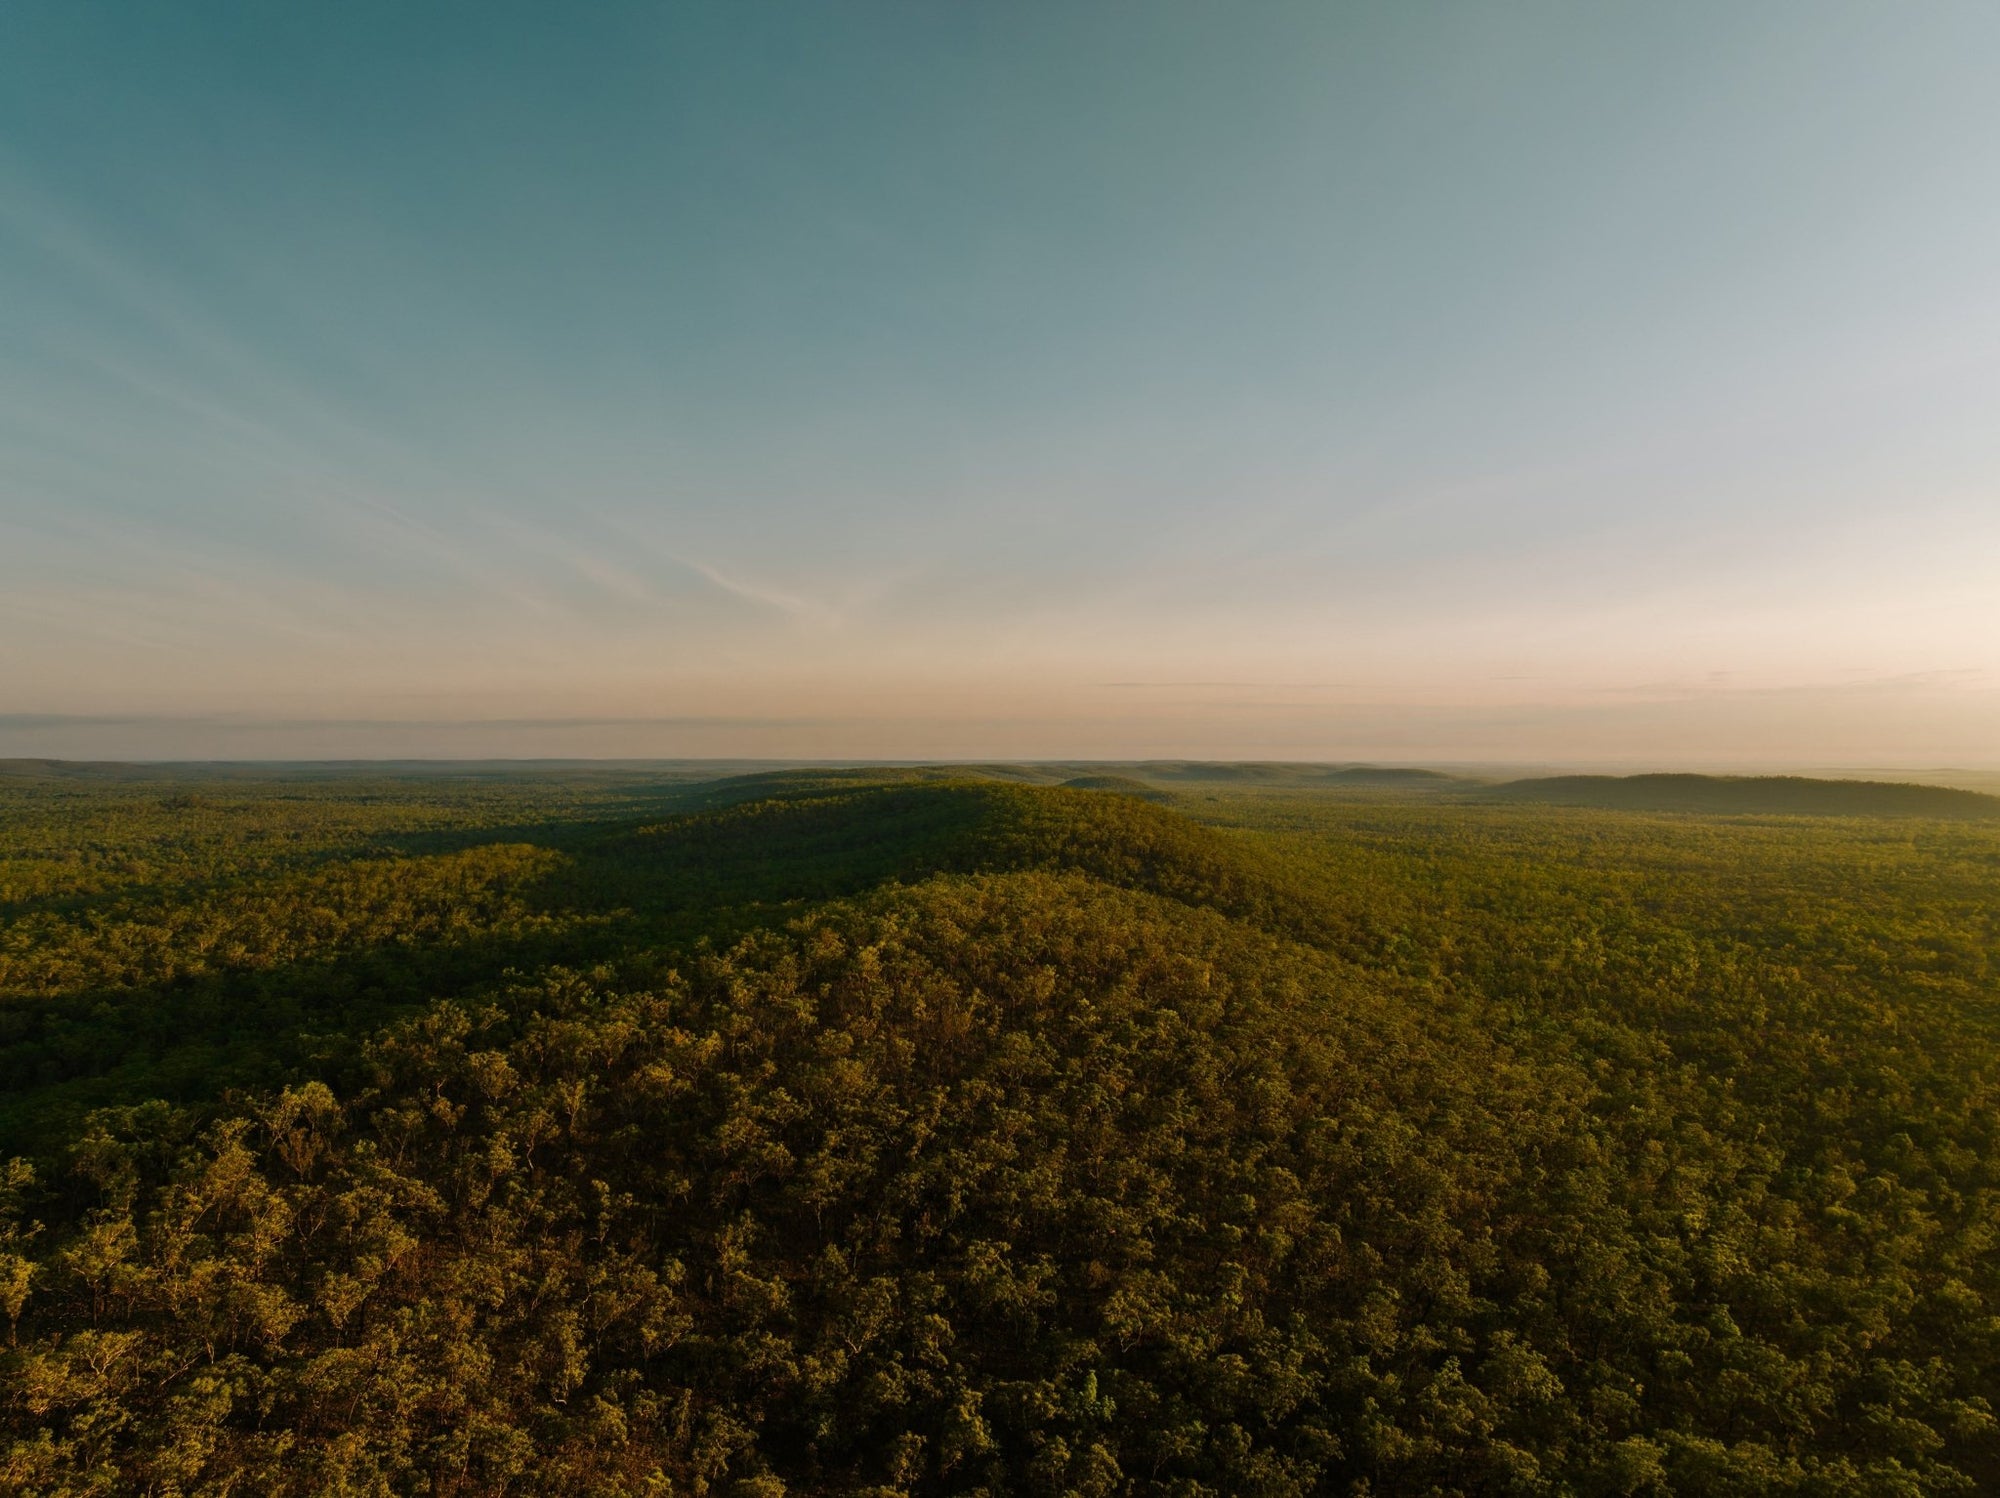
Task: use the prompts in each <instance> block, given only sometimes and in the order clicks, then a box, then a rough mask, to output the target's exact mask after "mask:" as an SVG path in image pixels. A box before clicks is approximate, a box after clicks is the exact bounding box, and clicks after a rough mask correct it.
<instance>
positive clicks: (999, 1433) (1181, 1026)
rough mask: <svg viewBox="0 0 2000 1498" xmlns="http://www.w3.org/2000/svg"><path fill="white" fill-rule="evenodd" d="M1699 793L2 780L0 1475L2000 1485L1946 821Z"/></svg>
mask: <svg viewBox="0 0 2000 1498" xmlns="http://www.w3.org/2000/svg"><path fill="white" fill-rule="evenodd" d="M1676 779H1678V777H1676ZM1065 782H1066V783H1065ZM1614 784H1615V783H1614ZM1724 784H1725V789H1723V790H1721V791H1716V792H1713V795H1714V796H1719V797H1721V798H1722V800H1721V802H1716V801H1713V800H1710V801H1703V800H1701V796H1702V795H1705V794H1710V793H1709V792H1704V791H1702V789H1701V788H1700V787H1695V788H1694V789H1693V790H1692V791H1690V790H1689V788H1688V787H1686V786H1679V787H1677V788H1676V787H1670V788H1669V789H1674V790H1675V791H1676V793H1677V794H1680V793H1686V794H1685V795H1683V799H1682V800H1680V801H1677V802H1673V803H1671V804H1669V805H1668V806H1667V807H1666V809H1664V810H1660V811H1640V810H1632V809H1629V807H1630V806H1631V805H1633V804H1653V803H1633V802H1630V801H1628V802H1626V803H1625V804H1624V805H1609V804H1585V805H1558V804H1549V803H1550V802H1551V801H1554V800H1571V801H1574V800H1589V799H1591V798H1592V797H1595V799H1596V800H1597V801H1598V802H1604V801H1605V800H1606V793H1604V792H1603V789H1602V787H1601V786H1600V787H1587V788H1586V790H1588V792H1589V795H1584V794H1583V793H1574V794H1571V793H1564V794H1562V795H1551V794H1549V793H1547V792H1546V791H1543V792H1529V791H1526V790H1522V789H1519V788H1500V789H1497V790H1496V789H1495V788H1492V787H1475V786H1471V785H1469V784H1467V783H1465V782H1461V781H1454V780H1451V779H1450V778H1448V777H1442V776H1435V775H1428V776H1426V775H1397V774H1391V773H1384V772H1379V771H1372V770H1366V769H1365V768H1357V769H1354V770H1349V771H1330V770H1321V769H1317V768H1311V767H1283V766H1278V767H1272V766H1262V767H1259V766H1241V767H1237V766H1209V767H1203V766H1145V765H1136V766H1118V767H1090V766H1068V767H1028V768H1019V769H1016V768H1010V767H991V768H987V769H982V770H978V771H973V770H965V769H954V770H930V771H924V770H910V771H819V772H783V773H770V774H761V775H749V776H740V777H735V778H732V779H728V780H722V781H715V782H708V783H697V782H695V781H693V780H691V779H685V778H684V779H681V780H673V779H669V778H665V777H662V776H660V775H658V774H648V773H645V772H641V771H631V772H625V773H618V774H612V773H599V774H592V775H585V774H582V773H574V774H570V773H563V774H557V773H549V774H543V775H526V774H516V775H511V776H510V775H505V774H499V773H495V774H489V775H483V776H469V775H468V776H456V777H453V776H444V775H430V776H421V775H416V774H406V775H402V776H388V775H382V774H379V773H376V774H361V773H354V772H349V773H334V772H331V771H329V772H325V773H322V774H319V775H316V776H307V775H289V776H285V775H275V774H271V775H263V776H253V775H248V774H244V775H227V774H221V773H210V774H206V775H202V776H195V775H181V776H176V777H165V776H162V775H158V774H154V775H150V776H149V775H147V774H142V773H138V772H132V771H123V772H113V771H110V770H105V771H100V772H83V771H78V770H75V769H73V768H69V767H59V766H44V767H36V766H24V767H17V768H16V769H15V770H14V771H13V772H12V773H10V774H7V775H0V1158H8V1157H11V1158H12V1160H13V1163H12V1164H11V1165H7V1166H5V1168H4V1174H0V1315H4V1317H5V1320H6V1323H7V1343H6V1346H5V1348H4V1351H0V1425H4V1429H0V1491H5V1492H10V1493H11V1492H19V1493H25V1494H46V1495H57V1494H61V1495H81V1494H94V1493H147V1494H161V1495H167V1494H184V1495H194V1494H225V1493H239V1494H301V1495H303V1494H324V1493H352V1494H404V1493H407V1494H460V1495H475V1494H477V1495H488V1494H535V1493H562V1494H565V1495H570V1498H586V1495H610V1494H661V1495H664V1494H715V1495H740V1498H771V1495H778V1494H783V1493H792V1494H851V1495H864V1494H865V1495H872V1498H891V1495H898V1494H903V1495H916V1494H946V1493H954V1494H987V1495H996V1498H997V1495H1001V1494H1016V1493H1019V1494H1051V1495H1055V1494H1118V1493H1160V1494H1175V1495H1184V1498H1195V1495H1204V1494H1213V1495H1237V1494H1256V1495H1273V1498H1276V1495H1292V1494H1299V1495H1303V1494H1320V1493H1329V1494H1347V1495H1364V1494H1369V1495H1377V1498H1381V1495H1389V1494H1437V1495H1448V1494H1466V1495H1471V1494H1547V1495H1578V1498H1589V1495H1665V1494H1689V1495H1696V1494H1699V1495H1710V1494H1745V1495H1749V1494H1799V1495H1806V1494H1811V1495H1822V1494H1827V1495H1856V1498H1861V1495H1867V1498H1892V1495H1893V1498H1901V1495H1918V1494H1932V1493H1975V1492H1981V1491H1988V1492H1990V1491H1994V1490H1996V1489H2000V1427H1996V1421H1995V1405H1996V1402H2000V1252H1996V1247H2000V1244H1996V1234H2000V1155H1996V1144H2000V1141H1996V1138H1995V1134H1996V1130H1997V1129H2000V825H1996V824H1995V823H1994V822H1992V821H1991V820H1987V819H1984V818H1982V817H1980V816H1977V815H1969V814H1964V805H1963V804H1961V803H1957V802H1954V803H1952V806H1951V807H1950V808H1946V809H1944V810H1940V805H1941V804H1940V803H1934V802H1932V801H1931V800H1928V799H1926V798H1924V797H1922V796H1917V797H1912V796H1909V795H1901V796H1897V795H1890V796H1888V797H1886V798H1885V797H1883V796H1881V795H1879V794H1877V793H1876V792H1872V791H1871V792H1869V793H1867V794H1868V796H1869V797H1870V798H1871V799H1869V800H1868V801H1867V804H1866V805H1861V804H1859V803H1856V802H1854V800H1853V796H1854V794H1855V793H1851V792H1850V793H1846V794H1847V795H1848V796H1849V800H1848V801H1846V802H1842V801H1841V800H1840V799H1839V796H1840V794H1841V793H1828V792H1825V791H1823V790H1819V791H1814V790H1807V791H1803V792H1802V791H1798V790H1797V789H1796V788H1797V787H1798V786H1800V785H1806V786H1811V785H1813V784H1815V783H1810V782H1789V783H1787V787H1788V788H1784V787H1781V796H1788V797H1790V798H1791V799H1790V800H1788V801H1784V802H1783V804H1782V805H1776V806H1774V805H1773V804H1772V803H1771V802H1770V801H1769V800H1768V798H1767V799H1766V800H1765V801H1760V802H1757V803H1755V804H1754V805H1750V804H1747V803H1745V802H1743V801H1741V800H1740V799H1739V800H1737V801H1734V802H1732V801H1730V800H1729V799H1728V798H1729V797H1731V796H1740V793H1739V792H1737V791H1735V790H1731V789H1728V788H1727V785H1728V783H1724ZM1817 784H1822V785H1823V784H1824V783H1817ZM1767 789H1768V788H1767ZM1617 794H1621V793H1616V792H1614V793H1611V798H1612V799H1614V800H1615V797H1616V795H1617ZM1632 794H1639V795H1641V796H1642V797H1643V796H1644V795H1649V794H1653V792H1652V791H1650V790H1647V789H1646V788H1641V789H1640V791H1638V792H1634V793H1632ZM1687 795H1692V796H1693V797H1694V801H1693V802H1690V801H1688V800H1687ZM1829 796H1831V797H1832V799H1831V800H1829ZM1829 805H1831V806H1833V807H1834V809H1836V810H1843V811H1852V812H1855V813H1856V814H1854V815H1805V814H1799V813H1803V812H1808V811H1823V810H1824V809H1825V808H1826V807H1827V806H1829ZM1690 806H1692V807H1693V809H1689V807H1690ZM1718 807H1719V808H1720V810H1718ZM1677 808H1678V809H1677ZM1723 811H1733V812H1734V814H1722V812H1723ZM1779 813H1783V814H1779Z"/></svg>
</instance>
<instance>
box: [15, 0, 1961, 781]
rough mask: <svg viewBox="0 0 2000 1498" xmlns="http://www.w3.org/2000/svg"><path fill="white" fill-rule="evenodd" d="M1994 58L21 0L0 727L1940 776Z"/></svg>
mask: <svg viewBox="0 0 2000 1498" xmlns="http://www.w3.org/2000/svg"><path fill="white" fill-rule="evenodd" d="M1996 48H2000V21H1996V20H1995V18H1994V16H1993V14H1992V13H1991V12H1990V11H1989V10H1987V9H1985V8H1983V7H1973V6H1940V7H1935V8H1929V9H1927V10H1926V11H1925V12H1923V13H1922V14H1921V15H1912V14H1903V15H1900V16H1895V17H1891V16H1888V15H1886V14H1884V13H1882V12H1880V11H1879V10H1878V9H1876V8H1874V7H1871V6H1866V5H1861V4H1851V5H1850V4H1845V3H1836V4H1833V5H1825V4H1810V5H1809V4H1805V3H1803V0H1800V3H1796V4H1778V5H1774V6H1770V7H1760V8H1758V9H1757V10H1756V11H1754V12H1745V11H1743V10H1742V9H1741V8H1738V7H1727V6H1721V5H1712V6H1711V5H1695V6H1687V7H1675V8H1672V9H1671V10H1670V11H1658V12H1651V13H1644V14H1642V13H1638V12H1623V13H1593V14H1580V13H1578V12H1576V11H1574V10H1573V9H1571V8H1567V7H1560V6H1554V5H1540V4H1530V5H1525V6H1520V7H1510V8H1508V10H1507V11H1505V12H1504V13H1503V12H1450V11H1445V12H1422V13H1419V12H1415V11H1408V12H1379V13H1375V12H1371V13H1363V12H1355V11H1351V10H1342V9H1340V8H1327V7H1320V6H1310V5H1303V4H1300V5H1289V4H1279V5H1273V6H1270V7H1265V8H1260V9H1259V10H1258V11H1257V12H1255V13H1254V14H1250V15H1244V14H1240V13H1239V14H1236V15H1232V16H1230V17H1228V18H1224V17H1222V16H1221V15H1220V14H1218V13H1216V12H1215V11H1213V10H1212V9H1210V8H1208V7H1204V6H1199V5H1193V4H1188V5H1180V4H1169V5H1166V6H1161V7H1157V8H1154V9H1153V10H1152V11H1150V12H1149V13H1148V15H1147V16H1146V17H1144V18H1134V17H1132V16H1130V15H1129V14H1127V13H1125V12H1122V11H1118V10H1116V9H1115V8H1112V7H1100V6H1093V5H1084V6H1078V7H1066V8H1063V9H1062V10H1060V11H1043V10H1033V9H1029V10H1015V11H1008V12H980V13H976V14H975V13H970V12H967V13H960V12H946V13H936V14H931V13H922V14H912V13H910V12H909V11H908V10H907V9H906V8H902V7H890V6H876V5H873V4H867V3H864V4H861V5H858V6H854V7H843V8H842V9H841V10H840V11H839V12H828V11H825V10H823V9H820V8H816V7H806V6H796V7H795V6H787V5H779V6H773V7H764V8H755V9H753V10H744V9H740V8H722V7H714V8H705V7H689V8H684V9H674V10H671V11H667V12H656V11H651V10H647V11H632V12H624V11H620V12H616V13H600V14H595V15H590V16H562V17H558V16H555V15H553V14H539V13H536V12H533V11H531V10H528V9H525V8H511V7H506V6H500V7H492V8H488V9H487V10H484V11H482V12H481V14H480V15H479V16H478V17H477V18H476V19H475V20H471V21H466V22H465V24H463V25H458V24H457V23H453V25H452V26H450V27H446V26H445V23H444V21H443V19H442V18H441V17H438V16H433V15H424V14H419V13H417V12H414V11H407V10H403V9H399V8H377V7H370V6H362V7H357V8H351V9H343V11H342V12H341V13H339V14H335V13H331V12H329V13H325V14H321V15H311V14H305V13H297V14H290V13H287V14H279V13H275V12H267V11H261V10H256V9H241V10H235V9H230V8H227V7H222V8H217V9H215V10H213V11H212V12H209V11H205V12H203V13H201V14H194V13H180V14H171V13H167V12H148V13H133V12H131V11H130V10H129V8H126V7H117V6H113V5H109V4H96V3H83V4H78V5H74V6H66V7H60V8H57V7H22V8H19V9H17V10H16V11H13V12H10V13H9V15H8V16H6V17H5V18H0V99H5V100H6V101H7V103H6V104H5V106H4V108H5V117H4V119H3V120H0V124H4V125H5V127H6V128H5V131H4V138H5V139H6V141H7V146H6V148H5V152H4V154H0V394H4V397H5V399H4V401H0V712H5V713H7V714H10V715H11V716H9V717H7V718H6V719H5V720H4V721H0V754H4V753H7V752H12V751H14V750H19V751H20V752H37V753H40V752H49V750H48V746H49V745H51V744H59V747H61V748H62V749H63V750H64V752H70V751H72V750H73V751H75V752H79V753H82V752H97V751H98V750H102V751H104V752H110V751H111V750H113V749H115V750H116V751H117V752H118V753H120V754H132V755H141V756H143V755H144V754H145V753H146V752H147V740H146V732H147V730H146V729H145V728H144V727H143V723H144V722H153V723H155V724H157V725H159V726H158V728H157V734H156V740H157V742H156V744H155V748H156V749H157V751H158V752H159V753H162V754H168V753H171V754H174V755H182V754H190V753H197V754H198V753H202V752H214V753H218V754H222V753H236V752H241V753H249V752H251V751H253V750H254V751H257V752H260V753H261V752H265V751H269V752H274V753H275V752H278V751H281V750H282V751H283V752H285V753H302V754H312V753H314V752H316V750H315V747H314V746H315V742H316V741H315V739H314V734H315V732H321V733H322V734H323V736H324V738H325V742H326V743H327V744H334V743H336V742H337V743H338V744H339V745H340V746H342V747H343V749H344V751H347V752H353V753H365V752H374V751H376V750H379V751H380V752H383V753H407V752H417V751H418V750H424V751H426V752H436V753H451V754H488V753H502V752H515V751H518V752H523V753H527V752H542V751H544V750H547V751H549V752H556V751H560V752H561V753H564V754H591V753H604V754H614V753H615V754H618V755H633V754H684V753H694V752H697V751H698V752H703V753H714V754H722V755H752V754H765V755H775V756H778V757H785V756H788V755H800V756H808V757H810V756H814V755H839V756H849V757H852V756H870V755H880V756H888V757H922V756H924V755H935V754H951V755H965V756H974V757H978V756H985V755H990V754H1000V753H1011V754H1020V753H1036V754H1049V755H1075V754H1082V753H1085V752H1103V753H1107V754H1117V755H1130V754H1145V753H1160V754H1180V753H1196V752H1199V753H1204V754H1217V755H1239V754H1240V755H1252V756H1261V755H1269V754H1275V753H1280V752H1282V753H1284V754H1287V755H1291V756H1294V757H1334V758H1339V757H1351V756H1355V755H1361V754H1396V755H1405V756H1410V755H1416V756H1425V757H1429V758H1433V759H1460V760H1468V759H1477V758H1480V757H1482V756H1485V757H1489V758H1490V757H1494V756H1513V757H1532V758H1541V759H1551V760H1559V759H1565V758H1571V759H1576V760H1579V761H1582V760H1586V759H1588V760H1603V759H1619V758H1621V757H1622V758H1624V759H1627V760H1632V761H1635V762H1636V761H1638V760H1642V759H1647V758H1653V759H1662V760H1682V761H1688V762H1693V761H1695V760H1700V761H1702V762H1722V761H1728V762H1743V763H1750V762H1790V763H1803V762H1815V763H1817V762H1829V761H1831V760H1834V759H1842V758H1855V757H1869V756H1872V757H1875V758H1878V759H1880V760H1882V762H1884V763H1888V762H1896V763H1921V762H1929V761H1931V760H1934V759H1937V758H1938V757H1940V756H1942V757H1946V758H1953V759H1956V760H1959V761H1963V762H1974V761H1977V762H1981V763H1986V762H1991V761H1993V760H1994V758H1995V756H1996V755H2000V747H1996V746H2000V737H1996V734H1995V729H1996V724H2000V714H1996V710H1995V706H1994V702H1995V697H1994V694H1995V691H1996V690H2000V615H1997V614H1996V610H1997V609H2000V605H1996V600H2000V500H1997V499H1996V495H2000V429H1996V428H1995V427H1994V426H1993V424H1992V423H1991V422H1990V420H1989V419H1988V418H1987V413H1989V412H1990V411H1991V409H1992V407H1993V401H1994V398H1995V397H1996V396H2000V355H1996V354H1995V352H1994V350H1995V349H2000V275H1996V273H1995V271H1994V269H1993V268H1994V267H1995V266H1996V265H2000V199H1996V198H1995V197H1994V195H1993V194H1992V193H1991V192H1990V191H1988V190H1987V187H1988V185H1989V176H1990V165H1989V164H1990V161H1991V160H1992V156H1993V152H1994V151H1995V150H1996V149H2000V104H1997V103H1996V102H1995V99H1994V96H1993V93H1992V90H1991V89H1990V87H1989V86H1988V83H1989V74H1990V69H1989V68H1988V67H1986V66H1984V64H1983V60H1985V59H1990V57H1991V56H1992V55H1993V54H1994V52H1995V50H1996ZM65 721H66V722H69V723H70V725H71V726H70V727H69V728H63V727H61V726H60V724H61V722H65ZM135 722H136V723H139V724H140V726H133V725H134V723H135ZM113 724H115V725H117V726H116V728H115V731H114V729H113V728H112V727H111V726H108V725H113ZM260 724H261V725H264V726H262V727H258V726H256V725H260ZM315 724H319V725H321V728H320V729H317V730H316V729H315V728H314V727H313V725H315ZM92 725H95V726H92ZM398 725H402V726H400V727H399V726H398ZM93 735H95V737H93ZM204 735H206V737H204ZM204 745H206V746H207V749H206V750H204V748H203V746H204ZM93 746H95V749H93ZM370 746H373V749H371V748H370Z"/></svg>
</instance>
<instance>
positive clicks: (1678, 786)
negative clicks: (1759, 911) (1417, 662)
mask: <svg viewBox="0 0 2000 1498" xmlns="http://www.w3.org/2000/svg"><path fill="white" fill-rule="evenodd" d="M1490 794H1492V795H1494V796H1499V797H1504V798H1506V799H1508V800H1513V801H1538V802H1542V803H1545V804H1549V805H1555V806H1603V807H1612V808H1617V809H1621V810H1626V811H1695V812H1710V813H1722V814H1728V813H1739V814H1740V813H1759V812H1761V813H1766V814H1778V815H1787V816H1815V817H1945V818H1951V819H1954V820H1967V819H1976V820H1981V821H1986V820H1992V819H1995V818H2000V796H1982V795H1980V794H1979V793H1978V792H1976V791H1960V790H1953V789H1951V788H1950V787H1948V786H1941V785H1911V784H1906V783H1904V782H1900V781H1887V780H1808V779H1806V778H1804V777H1803V776H1798V775H1556V776H1551V777H1549V778H1547V779H1541V780H1516V781H1512V782H1510V783H1508V784H1506V785H1501V786H1495V787H1494V788H1493V790H1492V791H1491V793H1490Z"/></svg>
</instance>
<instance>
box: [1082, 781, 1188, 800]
mask: <svg viewBox="0 0 2000 1498" xmlns="http://www.w3.org/2000/svg"><path fill="white" fill-rule="evenodd" d="M1063 786H1064V788H1065V789H1067V790H1072V791H1113V792H1115V793H1117V794H1118V795H1121V796H1137V797H1138V798H1139V799H1140V800H1141V801H1169V800H1172V799H1173V798H1172V797H1171V795H1169V793H1168V792H1166V791H1163V790H1160V789H1159V788H1158V787H1157V786H1150V785H1148V784H1146V782H1145V781H1143V780H1134V779H1133V778H1132V777H1131V776H1130V775H1078V776H1075V777H1073V778H1072V779H1069V780H1065V781H1064V782H1063Z"/></svg>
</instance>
